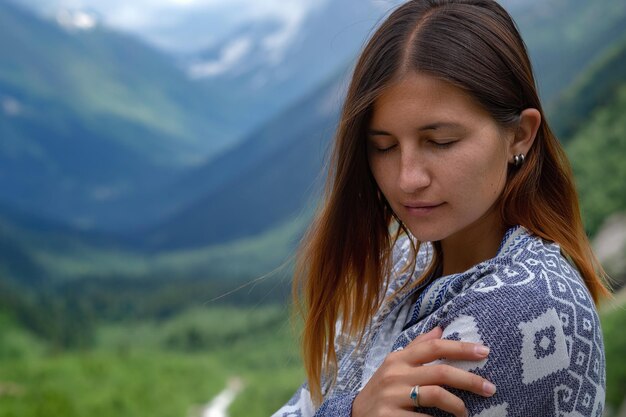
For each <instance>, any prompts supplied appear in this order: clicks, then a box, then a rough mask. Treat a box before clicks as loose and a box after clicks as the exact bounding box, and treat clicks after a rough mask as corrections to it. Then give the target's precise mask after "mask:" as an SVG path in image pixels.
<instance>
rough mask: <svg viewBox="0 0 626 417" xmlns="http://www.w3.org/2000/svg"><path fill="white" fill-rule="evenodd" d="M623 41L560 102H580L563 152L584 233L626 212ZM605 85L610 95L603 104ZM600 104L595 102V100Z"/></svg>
mask: <svg viewBox="0 0 626 417" xmlns="http://www.w3.org/2000/svg"><path fill="white" fill-rule="evenodd" d="M623 68H626V38H624V41H622V42H621V44H619V45H617V46H616V47H615V48H614V49H613V50H611V51H610V53H608V54H607V55H606V56H604V57H602V58H601V59H600V60H599V61H598V63H597V65H594V66H592V68H591V69H590V71H589V72H588V73H586V74H585V75H584V76H583V77H581V80H584V81H582V82H581V83H580V84H578V85H576V86H574V88H573V89H572V92H571V93H569V94H567V95H566V97H568V98H570V99H571V100H572V101H573V102H576V103H580V104H579V105H578V106H577V109H578V110H579V111H578V112H577V114H576V115H577V116H578V117H580V118H581V122H580V124H579V125H580V126H581V128H579V129H578V130H577V131H576V133H575V134H574V135H573V136H572V138H571V139H570V140H569V142H568V145H567V150H568V153H569V156H570V158H571V160H572V166H573V169H574V172H575V175H576V179H577V186H578V192H579V195H580V200H581V207H582V211H583V215H584V217H585V221H586V227H587V230H588V232H589V233H590V234H594V233H595V232H596V231H598V228H599V227H600V225H601V224H602V222H603V221H604V220H605V219H606V218H608V217H609V216H610V215H611V214H613V213H617V212H625V211H626V192H625V190H626V187H625V184H626V164H624V160H626V119H624V114H626V72H624V71H622V69H623ZM606 80H610V83H609V84H610V85H611V91H610V94H607V99H605V98H604V96H603V94H604V93H608V91H606V86H607V84H606V83H605V81H606ZM599 97H602V98H603V99H602V100H600V101H598V98H599Z"/></svg>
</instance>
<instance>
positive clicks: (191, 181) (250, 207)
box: [141, 71, 346, 249]
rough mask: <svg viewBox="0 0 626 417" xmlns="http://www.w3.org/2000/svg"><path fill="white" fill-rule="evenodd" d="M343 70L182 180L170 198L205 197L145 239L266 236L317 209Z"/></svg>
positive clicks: (197, 241) (161, 242) (175, 243)
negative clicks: (317, 197) (280, 225)
mask: <svg viewBox="0 0 626 417" xmlns="http://www.w3.org/2000/svg"><path fill="white" fill-rule="evenodd" d="M344 73H345V71H342V72H341V73H340V74H339V75H337V76H335V77H333V78H331V79H330V80H329V81H327V82H326V83H325V84H324V85H323V86H321V87H320V88H319V89H317V90H316V91H315V92H313V93H312V94H311V95H309V96H308V97H306V98H305V99H303V100H302V101H301V102H300V103H298V105H296V106H293V107H292V108H290V109H289V110H287V111H285V112H284V113H283V114H281V115H280V116H279V117H277V118H275V119H274V120H272V121H270V122H268V123H267V124H266V125H265V126H264V127H263V128H261V129H259V130H258V131H257V132H256V133H255V134H254V135H251V136H250V137H249V138H248V139H247V140H244V141H243V142H242V143H241V144H240V145H239V146H237V147H235V148H233V149H231V150H230V151H229V152H227V153H225V154H223V155H221V157H220V158H217V159H216V160H214V161H213V162H212V163H209V164H207V165H205V166H204V167H202V168H201V169H197V170H195V171H194V172H192V173H191V174H190V175H188V176H187V177H185V178H184V179H183V181H181V182H180V183H179V184H178V186H177V187H174V188H175V189H172V190H171V192H170V195H171V196H173V198H172V200H175V201H181V200H182V201H184V200H185V199H189V198H191V197H192V196H194V195H196V194H197V193H199V192H202V191H203V192H204V194H201V197H199V198H196V199H195V200H193V201H192V202H191V203H190V204H188V205H187V206H186V207H184V208H182V209H181V210H179V211H178V212H177V213H176V214H175V215H174V216H172V218H171V219H170V220H169V221H167V222H164V223H163V224H161V225H159V226H158V227H156V228H154V229H151V230H149V231H148V232H147V234H143V235H142V236H141V238H142V239H143V240H144V242H147V244H148V246H150V247H155V248H161V249H162V248H178V247H181V248H182V247H195V246H205V245H209V244H217V243H221V242H227V241H230V240H233V239H236V238H242V237H245V236H253V235H256V234H259V233H261V232H263V231H265V230H269V229H271V228H272V227H274V226H275V225H277V224H281V223H283V222H284V221H285V219H289V218H292V217H293V216H295V215H298V214H301V213H303V212H307V211H309V212H310V209H308V208H307V205H308V206H309V207H310V206H311V205H315V204H316V203H315V201H316V196H317V195H318V191H319V185H320V180H321V179H322V176H323V174H322V169H321V167H322V165H323V161H324V158H325V156H326V153H327V151H328V149H327V145H328V141H329V139H330V138H331V137H332V135H333V130H334V127H335V125H336V123H337V117H338V113H339V107H340V105H341V102H342V97H343V93H342V92H343V90H344V89H345V82H346V81H345V79H344V77H345V75H344Z"/></svg>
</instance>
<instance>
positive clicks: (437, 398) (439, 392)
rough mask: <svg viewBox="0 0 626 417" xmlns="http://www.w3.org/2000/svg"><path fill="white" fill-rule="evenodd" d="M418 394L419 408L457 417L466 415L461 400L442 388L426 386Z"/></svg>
mask: <svg viewBox="0 0 626 417" xmlns="http://www.w3.org/2000/svg"><path fill="white" fill-rule="evenodd" d="M419 394H420V395H419V404H420V407H434V408H438V409H440V410H443V411H447V412H448V413H450V414H454V415H455V416H457V417H464V416H466V415H467V409H466V408H465V403H464V402H463V400H462V399H460V398H459V397H457V396H456V395H454V394H452V393H451V392H450V391H447V390H445V389H444V388H442V387H439V386H436V385H426V386H423V387H420V391H419Z"/></svg>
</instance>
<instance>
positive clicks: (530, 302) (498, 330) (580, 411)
mask: <svg viewBox="0 0 626 417" xmlns="http://www.w3.org/2000/svg"><path fill="white" fill-rule="evenodd" d="M431 251H432V248H431V247H430V246H429V245H422V248H421V249H420V253H419V254H418V257H417V266H416V268H415V272H414V273H413V274H410V273H408V272H403V271H404V270H405V269H406V268H404V267H405V265H406V264H407V262H408V256H410V254H411V251H410V242H409V240H408V238H404V239H403V240H400V241H398V243H397V244H396V246H395V247H394V256H393V265H394V267H393V269H392V273H391V275H390V277H391V278H390V285H389V288H388V290H387V295H388V296H389V297H388V298H387V301H386V302H385V303H384V304H383V306H382V307H381V308H380V310H379V312H378V313H377V314H376V315H375V316H374V318H373V319H372V323H371V325H370V326H369V328H368V331H367V332H366V335H365V337H366V338H367V339H366V343H361V344H360V345H359V346H357V343H356V342H354V341H352V342H342V341H341V338H340V337H339V338H338V340H337V348H338V349H337V350H338V375H337V380H336V383H335V384H333V385H329V384H325V386H323V392H324V402H323V403H322V404H321V406H320V407H318V408H316V407H314V405H313V403H312V402H311V397H310V393H309V390H308V387H307V385H306V384H304V385H303V386H302V387H300V389H299V390H298V391H297V392H296V394H295V395H294V396H293V398H292V399H291V400H290V401H289V402H288V403H287V404H286V405H285V406H283V407H282V408H281V409H280V410H278V411H277V412H276V413H275V414H274V415H273V417H310V416H315V417H321V416H326V417H328V416H333V417H334V416H337V417H350V415H351V411H352V402H353V401H354V398H355V397H356V395H357V394H358V393H359V391H360V390H361V389H362V388H363V387H364V386H365V384H366V383H367V382H368V381H369V379H370V378H371V376H372V375H373V373H374V372H375V371H376V369H378V367H379V366H380V365H381V364H382V362H383V360H384V359H385V357H386V356H387V355H388V354H389V353H390V352H392V351H396V350H400V349H403V348H404V347H405V346H407V345H408V344H409V343H410V342H411V341H412V340H413V339H415V338H416V337H417V336H418V335H420V334H422V333H425V332H428V331H430V330H431V329H433V328H434V327H436V326H440V327H441V328H443V337H444V338H447V339H454V340H463V341H468V342H474V343H482V344H484V345H486V346H489V347H490V348H491V352H490V354H489V356H488V357H487V359H485V360H483V361H479V362H463V361H447V362H446V361H436V362H446V363H450V364H452V365H454V366H456V367H458V368H462V369H465V370H468V371H471V372H474V373H476V374H478V375H481V376H483V377H484V378H486V379H487V380H489V381H491V382H493V383H494V384H495V385H496V387H497V392H496V394H495V395H494V396H493V397H490V398H485V397H481V396H478V395H476V394H473V393H470V392H466V391H460V390H455V389H451V391H452V392H454V393H455V394H456V395H458V396H459V397H460V398H461V399H463V401H464V402H465V405H466V407H467V409H468V410H469V414H470V416H475V417H478V416H480V417H487V416H498V417H500V416H536V417H542V416H546V417H547V416H572V417H580V416H594V417H600V416H602V413H603V408H604V398H605V358H604V346H603V342H602V332H601V329H600V321H599V319H598V315H597V312H596V310H595V307H594V303H593V300H592V298H591V296H590V294H589V292H588V290H587V288H586V287H585V285H584V283H583V281H582V279H581V277H580V275H579V273H578V272H577V270H576V269H575V268H574V267H572V265H570V263H569V262H568V261H567V260H566V259H565V257H564V256H563V255H562V254H561V252H560V249H559V246H558V245H556V244H554V243H550V242H547V241H544V240H542V239H540V238H539V237H537V236H534V235H532V234H531V233H530V232H529V231H527V230H526V229H524V228H523V227H520V226H517V227H514V228H512V229H510V230H509V231H508V232H507V233H506V235H505V236H504V239H503V241H502V244H501V245H500V248H499V250H498V253H497V255H496V256H495V257H494V258H492V259H490V260H487V261H485V262H482V263H479V264H478V265H475V266H474V267H473V268H471V269H469V270H467V271H465V272H463V273H459V274H453V275H448V276H444V277H441V278H437V279H435V280H434V281H432V282H425V283H424V284H422V285H421V286H420V287H418V288H413V289H407V290H404V291H399V292H398V291H397V290H398V289H399V288H402V287H403V285H404V284H405V283H406V282H407V280H412V279H417V277H419V276H420V274H421V273H422V272H423V271H424V268H425V267H426V266H427V264H428V262H429V259H430V254H431V253H432V252H431ZM418 291H421V293H419V296H418V298H417V300H416V301H415V297H414V295H415V294H416V293H417V292H418ZM394 294H395V295H394ZM392 295H393V296H392ZM408 394H409V393H408V391H407V396H408ZM418 411H420V412H423V413H428V414H431V415H433V416H447V415H449V414H448V413H446V412H443V411H441V410H436V409H427V408H423V409H418Z"/></svg>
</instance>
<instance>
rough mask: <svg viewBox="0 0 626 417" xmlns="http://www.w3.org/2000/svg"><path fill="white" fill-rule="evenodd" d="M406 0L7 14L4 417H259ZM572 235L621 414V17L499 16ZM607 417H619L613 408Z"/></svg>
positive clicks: (537, 7) (539, 10) (183, 3)
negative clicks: (304, 267) (378, 56)
mask: <svg viewBox="0 0 626 417" xmlns="http://www.w3.org/2000/svg"><path fill="white" fill-rule="evenodd" d="M399 3H400V2H399V1H385V0H289V1H281V0H264V1H255V0H228V1H226V0H135V1H124V0H21V1H20V0H15V1H11V0H0V417H8V416H20V417H33V416H41V417H44V416H45V417H57V416H58V417H73V416H90V417H96V416H102V417H105V416H137V417H141V416H150V417H161V416H163V417H166V416H167V417H186V416H192V417H195V416H203V417H204V416H207V417H208V416H212V417H220V416H225V415H226V414H224V413H225V412H227V413H228V415H230V416H234V417H238V416H249V417H256V416H268V415H270V414H271V413H272V412H273V411H275V410H276V409H278V408H279V407H280V406H281V405H282V404H283V403H284V402H286V401H287V400H288V399H289V397H290V396H291V394H292V393H293V392H294V391H295V390H296V388H297V387H298V386H299V385H300V383H301V382H302V380H303V378H304V374H303V371H302V370H301V365H300V359H299V348H298V343H297V327H298V325H297V323H295V324H294V323H292V322H290V321H289V314H290V309H289V307H288V296H289V285H290V265H291V257H292V256H293V253H294V248H295V247H296V245H297V242H298V239H299V238H300V236H301V234H302V232H303V230H304V228H305V227H306V225H307V224H308V222H309V221H310V218H311V214H312V212H313V210H314V208H315V205H316V201H317V196H318V195H319V194H318V193H319V189H320V185H321V184H322V183H323V179H324V178H323V174H322V172H323V164H324V162H325V158H326V156H327V149H328V143H329V140H330V139H331V138H332V135H333V132H334V129H335V125H336V122H337V119H338V112H339V108H340V106H341V103H342V97H343V95H344V94H345V89H346V84H347V79H348V77H349V75H350V70H351V69H352V67H353V65H354V63H355V58H356V56H357V55H358V52H359V50H360V48H361V47H362V45H363V43H364V41H365V39H366V38H367V37H368V35H369V34H371V33H372V32H371V31H372V28H373V27H375V26H376V25H377V24H378V23H380V21H381V19H382V18H383V17H384V16H385V15H386V14H387V13H388V12H389V10H390V9H391V8H392V7H394V5H397V4H399ZM502 4H503V5H504V6H505V7H506V8H507V9H508V10H509V11H510V12H511V13H512V15H513V16H514V18H515V19H516V21H517V22H518V24H519V26H520V29H521V32H522V35H523V36H524V38H525V40H526V42H527V45H528V47H529V50H530V53H531V56H532V59H533V62H534V66H535V70H536V73H537V78H538V82H539V85H540V91H541V95H542V98H543V101H544V105H545V107H546V109H547V113H548V119H549V120H550V122H551V123H552V126H553V128H554V130H556V132H557V134H558V136H559V137H560V139H561V140H562V142H563V144H564V146H565V148H566V150H567V152H568V154H569V156H570V158H571V161H572V164H573V167H574V170H575V174H576V180H577V184H578V187H579V192H580V198H581V204H582V209H583V212H584V217H585V222H586V227H587V231H588V233H589V236H590V238H591V239H592V240H593V242H594V246H595V248H596V250H597V253H598V255H599V257H600V259H601V260H602V262H603V264H604V265H605V267H606V268H607V270H608V271H609V273H610V274H611V276H612V277H613V278H614V279H615V287H616V298H615V300H614V301H612V302H609V303H605V304H604V305H603V306H602V308H601V315H602V322H603V330H604V333H605V342H606V352H607V387H608V389H607V404H608V407H607V415H610V416H615V415H618V414H620V413H621V414H620V415H622V416H623V415H626V404H624V405H623V403H624V401H623V400H624V397H625V396H626V360H625V359H624V358H625V357H626V332H624V326H625V325H626V308H625V306H626V304H625V303H626V293H624V291H621V287H622V285H623V283H624V282H626V163H625V161H626V117H625V116H624V114H626V2H624V0H603V1H601V2H589V1H587V0H507V1H502ZM620 407H621V410H620Z"/></svg>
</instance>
